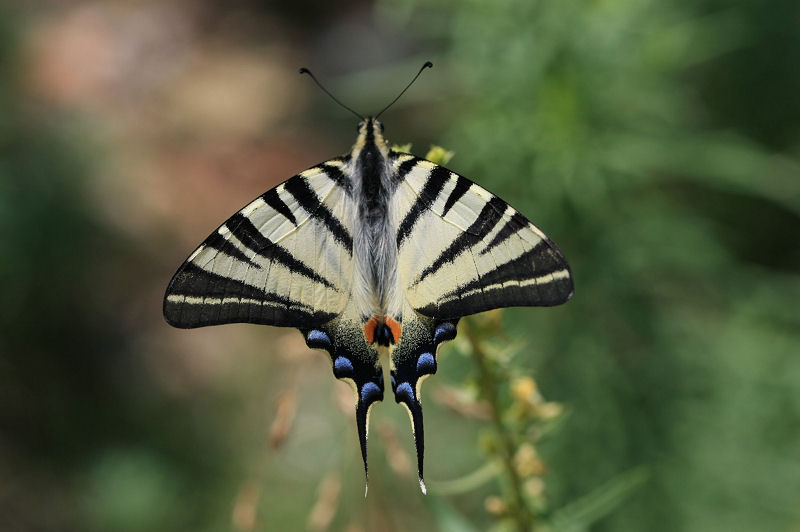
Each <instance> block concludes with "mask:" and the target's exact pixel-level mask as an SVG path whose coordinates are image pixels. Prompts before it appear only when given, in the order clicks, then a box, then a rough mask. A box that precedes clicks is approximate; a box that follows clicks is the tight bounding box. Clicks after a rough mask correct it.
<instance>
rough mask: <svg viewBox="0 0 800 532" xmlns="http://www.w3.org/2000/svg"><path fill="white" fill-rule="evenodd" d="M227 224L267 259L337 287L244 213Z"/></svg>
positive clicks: (232, 218) (235, 233) (331, 286)
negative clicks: (265, 234)
mask: <svg viewBox="0 0 800 532" xmlns="http://www.w3.org/2000/svg"><path fill="white" fill-rule="evenodd" d="M225 226H226V227H227V228H228V229H229V230H230V232H231V233H232V234H233V236H235V237H236V238H237V239H238V240H239V241H240V242H241V243H242V244H243V245H244V246H245V247H246V248H247V249H250V250H252V251H254V252H255V253H257V254H259V255H261V256H262V257H264V258H266V259H269V260H271V261H275V262H278V263H280V264H282V265H284V266H286V267H287V268H288V269H289V270H290V271H291V272H293V273H297V274H299V275H302V276H303V277H306V278H307V279H311V280H312V281H316V282H317V283H319V284H321V285H324V286H326V287H328V288H333V289H335V287H334V285H333V284H331V282H330V281H328V280H327V279H325V278H324V277H322V276H321V275H319V274H318V273H317V272H315V271H314V270H313V269H311V268H310V267H309V266H308V265H307V264H306V263H304V262H303V261H301V260H298V259H297V258H295V257H293V256H292V254H291V253H289V252H288V251H287V250H286V248H284V247H283V246H281V245H279V244H276V243H275V242H273V241H271V240H270V239H268V238H267V237H265V236H264V235H263V234H262V233H261V231H259V230H258V229H257V228H256V226H255V225H253V222H251V221H250V220H249V219H248V218H247V217H246V216H244V215H243V214H241V213H237V214H235V215H233V216H232V217H231V219H230V220H228V221H227V222H226V223H225Z"/></svg>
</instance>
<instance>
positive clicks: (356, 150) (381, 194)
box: [350, 118, 402, 343]
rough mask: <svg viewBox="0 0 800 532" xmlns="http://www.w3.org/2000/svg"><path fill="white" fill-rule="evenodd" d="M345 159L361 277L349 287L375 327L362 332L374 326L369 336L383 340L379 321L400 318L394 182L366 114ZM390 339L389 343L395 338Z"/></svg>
mask: <svg viewBox="0 0 800 532" xmlns="http://www.w3.org/2000/svg"><path fill="white" fill-rule="evenodd" d="M350 161H351V162H350V164H351V165H352V176H353V181H354V183H353V184H354V186H353V191H354V195H355V197H356V199H357V204H358V213H357V217H356V220H355V223H354V235H353V255H354V258H355V275H356V276H357V277H358V278H360V281H363V282H357V283H354V286H356V287H359V289H356V290H354V291H353V295H352V304H353V305H354V306H355V308H356V310H357V311H358V313H359V314H360V315H361V319H362V320H364V321H365V322H367V323H373V324H374V325H373V327H376V328H377V329H372V330H370V331H367V332H366V334H367V335H368V336H370V335H371V334H373V332H375V333H376V334H377V335H378V336H377V337H376V338H374V339H375V340H376V341H379V342H380V343H385V340H386V337H384V336H382V334H388V332H390V331H388V330H387V328H386V327H383V325H384V324H385V323H387V322H388V323H391V322H392V320H395V321H400V320H401V312H402V297H401V296H400V294H401V293H402V291H401V290H400V287H399V286H398V281H397V246H396V245H395V238H394V231H393V229H392V228H393V227H394V225H395V224H394V223H393V220H394V212H393V209H392V204H391V202H390V201H389V199H390V197H391V194H392V192H393V187H394V186H395V185H394V183H393V182H392V179H391V175H392V174H391V166H390V163H389V148H388V143H387V142H386V140H385V139H384V138H383V135H382V134H381V125H380V123H379V122H377V121H375V120H373V119H371V118H370V119H367V120H365V121H364V122H363V123H362V124H361V125H360V127H359V135H358V139H357V140H356V144H355V145H354V146H353V151H352V153H351V157H350ZM387 318H391V319H387ZM392 336H394V335H392ZM389 340H390V342H391V343H393V340H396V338H392V339H389Z"/></svg>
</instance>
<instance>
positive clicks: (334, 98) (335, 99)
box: [300, 67, 364, 120]
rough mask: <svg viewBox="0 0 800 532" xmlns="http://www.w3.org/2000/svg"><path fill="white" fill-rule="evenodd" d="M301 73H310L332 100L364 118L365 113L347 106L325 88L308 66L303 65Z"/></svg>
mask: <svg viewBox="0 0 800 532" xmlns="http://www.w3.org/2000/svg"><path fill="white" fill-rule="evenodd" d="M300 73H301V74H308V75H309V76H311V79H313V80H314V83H316V84H317V86H318V87H319V88H320V89H322V92H324V93H325V94H327V95H328V96H330V97H331V100H333V101H334V102H336V103H338V104H339V105H341V106H342V107H344V108H345V109H347V110H348V111H350V112H351V113H353V114H354V115H356V116H357V117H358V118H360V119H361V120H364V116H363V115H361V114H360V113H356V112H355V111H353V110H352V109H350V108H349V107H347V106H346V105H345V104H343V103H342V102H340V101H339V99H338V98H337V97H336V96H334V95H333V94H331V91H329V90H328V89H326V88H325V87H324V86H323V85H322V83H320V82H319V80H318V79H317V77H316V76H315V75H314V74H312V73H311V71H310V70H309V69H307V68H306V67H303V68H301V69H300Z"/></svg>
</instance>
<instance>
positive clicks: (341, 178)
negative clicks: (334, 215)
mask: <svg viewBox="0 0 800 532" xmlns="http://www.w3.org/2000/svg"><path fill="white" fill-rule="evenodd" d="M317 169H318V170H319V171H321V172H322V173H323V174H325V175H326V176H327V177H328V179H330V180H331V181H333V182H334V183H336V184H337V185H339V186H340V187H341V188H342V189H343V190H344V191H345V192H346V193H347V195H348V196H350V195H352V193H353V184H352V183H351V182H350V179H349V178H348V177H347V176H346V175H344V172H342V169H341V168H338V167H336V166H333V165H330V164H324V165H322V166H320V167H319V168H317Z"/></svg>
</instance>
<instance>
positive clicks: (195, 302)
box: [164, 158, 354, 329]
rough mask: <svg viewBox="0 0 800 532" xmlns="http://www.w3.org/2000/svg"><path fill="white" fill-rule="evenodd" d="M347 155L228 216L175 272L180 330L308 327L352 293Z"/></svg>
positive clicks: (169, 297)
mask: <svg viewBox="0 0 800 532" xmlns="http://www.w3.org/2000/svg"><path fill="white" fill-rule="evenodd" d="M346 173H347V166H346V164H345V159H344V158H337V159H332V160H330V161H327V162H325V163H322V164H320V165H318V166H315V167H313V168H310V169H309V170H306V171H305V172H302V173H301V174H299V175H296V176H294V177H292V178H291V179H289V180H287V181H285V182H284V183H282V184H280V185H278V186H277V187H275V188H273V189H270V190H269V191H267V192H265V193H264V194H262V195H261V196H259V197H258V198H256V199H255V200H253V201H252V202H250V203H249V204H248V205H247V206H245V207H244V208H243V209H241V210H240V211H239V212H237V213H236V214H235V215H233V216H232V217H231V218H229V219H228V220H227V221H226V222H225V223H223V224H222V225H221V226H220V227H219V228H218V229H217V230H216V231H214V233H212V234H211V235H210V236H209V237H208V238H206V240H205V241H204V242H203V243H202V244H201V245H200V246H199V247H198V248H197V249H196V250H195V252H194V253H192V255H191V256H190V257H189V258H188V259H187V260H186V262H184V264H183V265H182V266H181V267H180V269H179V270H178V271H177V272H176V274H175V275H174V276H173V278H172V281H171V282H170V284H169V287H168V288H167V293H166V296H165V299H164V316H165V317H166V319H167V321H168V322H169V323H170V324H171V325H174V326H176V327H181V328H191V327H200V326H204V325H214V324H221V323H236V322H244V323H258V324H265V325H278V326H287V327H298V328H305V329H310V328H313V327H317V326H319V325H321V324H323V323H326V322H328V321H330V320H332V319H333V318H335V317H336V316H337V315H338V314H339V313H341V312H342V310H343V309H344V307H345V305H346V303H347V299H348V297H349V294H350V285H351V282H352V272H353V258H352V255H353V240H352V233H353V229H352V226H353V222H352V213H353V212H354V207H353V200H352V197H351V193H352V192H351V185H350V179H349V178H348V176H347V175H346Z"/></svg>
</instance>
